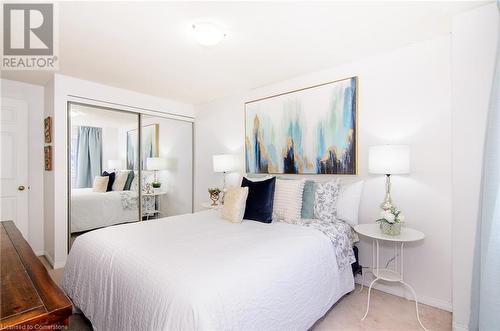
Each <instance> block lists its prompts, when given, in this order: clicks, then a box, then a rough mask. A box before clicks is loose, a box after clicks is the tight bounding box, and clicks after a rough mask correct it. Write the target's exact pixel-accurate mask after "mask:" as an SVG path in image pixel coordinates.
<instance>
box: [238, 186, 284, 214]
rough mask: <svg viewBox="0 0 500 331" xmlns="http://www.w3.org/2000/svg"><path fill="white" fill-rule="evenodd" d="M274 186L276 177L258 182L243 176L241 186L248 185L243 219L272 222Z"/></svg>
mask: <svg viewBox="0 0 500 331" xmlns="http://www.w3.org/2000/svg"><path fill="white" fill-rule="evenodd" d="M275 186H276V177H273V178H270V179H266V180H262V181H258V182H253V181H251V180H248V179H247V178H243V180H242V182H241V187H248V198H247V203H246V207H245V217H244V218H245V219H248V220H252V221H258V222H263V223H271V222H272V220H273V204H274V188H275Z"/></svg>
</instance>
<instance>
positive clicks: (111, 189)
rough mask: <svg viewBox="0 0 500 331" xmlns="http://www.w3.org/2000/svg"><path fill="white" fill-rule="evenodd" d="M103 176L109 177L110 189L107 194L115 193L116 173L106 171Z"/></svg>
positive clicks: (108, 188) (107, 189)
mask: <svg viewBox="0 0 500 331" xmlns="http://www.w3.org/2000/svg"><path fill="white" fill-rule="evenodd" d="M102 175H103V176H108V177H109V180H108V187H107V188H106V192H109V191H113V183H114V182H115V173H114V172H111V173H109V172H107V171H105V172H103V173H102Z"/></svg>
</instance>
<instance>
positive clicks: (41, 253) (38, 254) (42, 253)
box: [34, 251, 45, 256]
mask: <svg viewBox="0 0 500 331" xmlns="http://www.w3.org/2000/svg"><path fill="white" fill-rule="evenodd" d="M34 253H35V255H36V256H44V255H45V251H36V252H34Z"/></svg>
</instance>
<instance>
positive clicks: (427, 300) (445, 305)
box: [355, 270, 453, 312]
mask: <svg viewBox="0 0 500 331" xmlns="http://www.w3.org/2000/svg"><path fill="white" fill-rule="evenodd" d="M364 272H367V271H366V270H365V271H364ZM370 275H371V274H370ZM366 278H368V279H366ZM372 280H373V278H372V277H370V276H368V277H365V282H364V286H366V287H368V286H370V283H371V281H372ZM355 282H356V283H357V284H361V282H362V277H361V276H357V277H356V279H355ZM373 288H374V289H377V290H379V291H382V292H385V293H389V294H392V295H396V296H398V297H402V298H405V299H407V300H412V301H413V297H412V295H411V293H410V291H408V290H406V291H405V290H404V287H403V286H401V287H394V286H389V285H386V284H384V283H382V282H376V283H375V284H374V285H373ZM417 299H418V302H419V303H422V304H424V305H428V306H432V307H435V308H439V309H442V310H446V311H449V312H452V310H453V309H452V304H451V302H447V301H444V300H441V299H436V298H432V297H428V296H422V295H419V293H417Z"/></svg>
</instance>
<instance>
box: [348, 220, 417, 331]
mask: <svg viewBox="0 0 500 331" xmlns="http://www.w3.org/2000/svg"><path fill="white" fill-rule="evenodd" d="M354 231H356V232H357V233H358V234H360V235H361V236H364V237H367V238H369V239H371V240H372V266H373V267H372V268H371V273H372V274H373V276H375V279H374V280H373V281H372V282H371V283H370V287H369V288H368V301H367V304H366V312H365V315H364V316H363V318H362V319H361V320H364V319H365V318H366V316H367V315H368V312H369V310H370V295H371V290H372V287H373V284H375V282H376V281H378V280H385V281H388V282H399V283H401V284H402V285H404V286H406V287H407V288H408V289H410V291H411V293H412V294H413V296H414V298H415V310H416V313H417V320H418V322H419V323H420V326H421V327H422V328H423V329H424V330H427V329H426V328H425V327H424V325H423V324H422V322H421V321H420V316H419V312H418V300H417V294H416V293H415V290H414V289H413V287H411V286H410V285H409V284H408V283H406V282H405V281H404V244H405V243H407V242H414V241H420V240H422V239H424V237H425V235H424V234H423V233H422V232H420V231H417V230H414V229H410V228H408V227H405V228H403V229H401V233H400V234H399V235H397V236H396V235H386V234H383V233H381V232H380V229H379V226H378V225H377V224H358V225H356V226H355V227H354ZM380 241H386V242H389V243H393V244H394V268H393V269H388V268H380V266H379V265H380V254H379V253H380V251H379V242H380ZM361 286H363V284H362V285H361Z"/></svg>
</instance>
